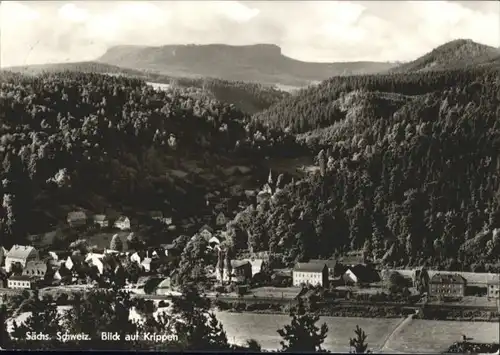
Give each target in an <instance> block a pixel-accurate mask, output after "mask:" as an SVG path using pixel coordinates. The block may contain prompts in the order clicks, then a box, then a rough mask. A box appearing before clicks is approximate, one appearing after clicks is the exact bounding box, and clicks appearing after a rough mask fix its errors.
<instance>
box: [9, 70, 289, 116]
mask: <svg viewBox="0 0 500 355" xmlns="http://www.w3.org/2000/svg"><path fill="white" fill-rule="evenodd" d="M7 69H8V70H9V71H13V72H17V73H22V74H28V75H38V74H44V73H45V74H47V73H62V72H79V73H96V74H107V75H124V76H128V77H132V78H137V79H142V80H145V81H148V82H153V83H159V84H168V85H170V86H175V87H178V88H198V89H202V90H204V91H205V92H206V93H207V94H209V95H210V96H212V97H213V98H214V99H216V100H218V101H222V102H226V103H229V104H233V105H235V106H236V107H237V108H239V109H240V110H242V111H244V112H246V113H249V114H253V113H256V112H259V111H262V110H264V109H266V108H268V107H269V106H271V105H272V104H274V103H276V102H278V101H280V100H281V99H283V98H285V97H287V96H289V95H290V94H289V93H287V92H285V91H282V90H278V89H276V88H275V87H273V86H270V85H267V86H265V85H261V84H258V83H254V82H241V81H237V82H234V81H226V80H221V79H216V78H210V77H207V78H201V79H196V78H185V77H176V78H174V77H172V76H167V75H162V74H158V73H154V72H150V71H140V70H134V69H129V68H123V67H118V66H115V65H110V64H106V63H99V62H74V63H52V64H40V65H28V66H18V67H11V68H7Z"/></svg>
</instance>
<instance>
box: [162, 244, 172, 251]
mask: <svg viewBox="0 0 500 355" xmlns="http://www.w3.org/2000/svg"><path fill="white" fill-rule="evenodd" d="M160 246H161V247H162V248H163V249H165V250H171V249H175V244H173V243H171V244H161V245H160Z"/></svg>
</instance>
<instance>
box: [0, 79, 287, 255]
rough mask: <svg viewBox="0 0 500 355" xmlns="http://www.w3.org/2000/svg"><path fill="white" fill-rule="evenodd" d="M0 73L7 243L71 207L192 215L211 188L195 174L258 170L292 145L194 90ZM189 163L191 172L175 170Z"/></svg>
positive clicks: (124, 81) (138, 82)
mask: <svg viewBox="0 0 500 355" xmlns="http://www.w3.org/2000/svg"><path fill="white" fill-rule="evenodd" d="M1 75H2V78H1V84H0V85H1V86H0V88H1V91H0V122H1V126H0V134H1V157H0V158H1V159H2V161H3V171H2V187H1V194H2V196H3V197H2V198H3V208H2V216H1V218H2V219H1V222H2V230H3V232H4V233H5V234H4V235H5V236H6V237H5V238H4V240H3V241H4V243H5V244H6V245H8V244H10V243H11V242H14V241H17V242H19V241H20V240H22V238H23V237H24V236H25V235H26V234H27V233H36V232H40V229H43V228H48V225H49V224H52V223H54V222H55V221H57V220H59V221H61V220H64V219H65V213H67V212H68V210H70V209H71V208H72V207H75V206H80V207H84V208H88V209H90V210H92V211H94V212H95V213H99V212H102V211H103V210H104V208H105V207H110V206H112V207H116V208H118V210H122V209H123V208H124V206H128V207H130V208H131V209H132V210H145V209H162V210H165V206H170V208H172V209H173V208H174V207H175V209H176V210H177V213H179V214H180V215H188V216H189V215H193V214H196V213H198V212H199V211H203V209H204V208H205V200H204V198H203V196H204V194H206V193H207V189H208V188H209V184H207V183H206V181H203V178H202V177H201V176H200V170H199V169H201V171H203V169H207V170H209V169H210V170H211V172H213V173H217V169H218V167H219V165H223V164H224V162H226V164H237V163H246V164H249V165H257V166H258V164H259V162H260V161H262V159H263V158H264V157H265V156H267V155H270V154H271V155H278V156H280V155H284V156H286V155H289V154H291V153H293V152H294V149H295V147H296V144H295V140H294V138H293V137H290V136H287V135H285V134H283V133H281V132H280V131H275V130H272V129H265V128H264V127H263V126H262V125H259V124H255V123H254V122H251V120H250V119H249V117H248V116H247V115H246V114H245V113H243V112H242V111H240V110H239V109H237V108H235V107H234V106H233V105H229V104H226V103H222V102H220V101H216V100H215V99H213V98H212V97H211V96H209V95H206V94H205V93H204V92H203V91H201V90H197V89H178V88H172V89H169V90H166V91H161V90H160V91H159V90H154V89H153V88H152V87H151V86H148V85H146V83H145V82H144V81H142V80H139V79H134V78H126V77H123V76H109V75H100V74H91V73H75V72H70V71H66V72H62V73H45V74H40V75H37V76H24V75H21V74H16V73H11V72H3V73H1ZM189 162H191V163H192V165H193V164H194V165H195V168H193V171H192V172H191V173H190V171H189V170H188V171H187V173H184V174H181V176H179V174H176V172H178V170H183V169H184V170H186V169H187V168H186V167H185V164H188V163H189ZM223 177H224V176H223V175H221V176H218V177H217V180H218V182H219V184H220V185H224V178H223ZM175 201H184V202H183V203H182V204H176V203H174V202H175ZM160 207H161V208H160ZM65 208H66V209H65Z"/></svg>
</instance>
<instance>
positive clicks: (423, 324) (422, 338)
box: [387, 319, 500, 353]
mask: <svg viewBox="0 0 500 355" xmlns="http://www.w3.org/2000/svg"><path fill="white" fill-rule="evenodd" d="M499 331H500V330H499V325H498V323H491V322H454V321H438V320H422V319H414V320H412V321H410V322H409V323H408V324H407V325H406V326H404V327H402V328H401V329H399V330H398V332H397V333H395V334H394V336H393V337H392V338H391V340H390V341H389V342H388V343H387V348H389V349H390V350H393V351H396V352H419V353H436V352H442V351H445V350H446V349H447V348H448V346H450V345H451V344H452V343H454V342H455V341H459V340H461V338H462V335H466V336H467V337H468V338H471V339H470V341H471V342H477V343H492V342H498V340H499V339H498V338H499Z"/></svg>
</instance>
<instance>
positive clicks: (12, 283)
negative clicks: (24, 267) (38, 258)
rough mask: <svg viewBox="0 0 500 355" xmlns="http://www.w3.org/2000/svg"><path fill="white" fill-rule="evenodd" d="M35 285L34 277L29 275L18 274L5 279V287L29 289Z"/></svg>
mask: <svg viewBox="0 0 500 355" xmlns="http://www.w3.org/2000/svg"><path fill="white" fill-rule="evenodd" d="M34 285H35V279H33V278H32V277H31V276H26V275H20V276H17V275H15V276H11V277H9V279H8V280H7V287H8V288H13V289H30V288H33V286H34Z"/></svg>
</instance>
